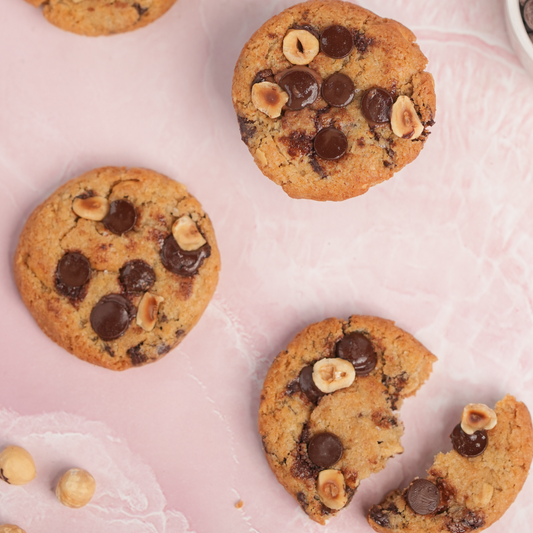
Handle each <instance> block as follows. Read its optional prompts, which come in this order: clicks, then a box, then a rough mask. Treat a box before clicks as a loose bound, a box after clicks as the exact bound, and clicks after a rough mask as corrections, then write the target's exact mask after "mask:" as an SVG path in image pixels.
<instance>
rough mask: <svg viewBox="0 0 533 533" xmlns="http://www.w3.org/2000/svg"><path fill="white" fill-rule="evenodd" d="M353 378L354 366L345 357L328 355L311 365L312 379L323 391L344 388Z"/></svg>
mask: <svg viewBox="0 0 533 533" xmlns="http://www.w3.org/2000/svg"><path fill="white" fill-rule="evenodd" d="M354 379H355V370H354V367H353V365H352V363H350V361H346V359H340V358H338V357H330V358H326V359H321V360H320V361H317V362H316V363H315V364H314V366H313V381H314V382H315V385H316V386H317V387H318V388H319V390H321V391H322V392H325V393H328V392H335V391H336V390H339V389H345V388H346V387H349V386H350V385H351V384H352V383H353V380H354Z"/></svg>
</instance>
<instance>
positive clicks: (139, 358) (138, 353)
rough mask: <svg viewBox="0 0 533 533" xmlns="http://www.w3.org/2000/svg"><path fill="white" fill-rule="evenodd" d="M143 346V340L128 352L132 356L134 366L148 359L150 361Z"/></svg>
mask: <svg viewBox="0 0 533 533" xmlns="http://www.w3.org/2000/svg"><path fill="white" fill-rule="evenodd" d="M141 346H142V342H141V343H140V344H137V346H132V347H131V348H130V349H129V350H128V352H127V353H128V355H129V356H130V359H131V364H132V365H133V366H140V365H142V364H143V363H146V361H148V357H146V355H145V354H144V353H143V351H142V350H141Z"/></svg>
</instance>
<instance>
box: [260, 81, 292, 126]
mask: <svg viewBox="0 0 533 533" xmlns="http://www.w3.org/2000/svg"><path fill="white" fill-rule="evenodd" d="M288 101H289V95H288V94H287V93H286V92H285V91H284V90H283V89H282V88H281V87H280V86H279V85H278V84H277V83H272V82H270V81H263V82H261V83H256V84H254V86H253V87H252V103H253V104H254V106H255V107H256V108H257V109H259V111H261V112H262V113H264V114H265V115H267V116H269V117H270V118H278V117H279V116H280V115H281V111H282V110H283V106H284V105H285V104H286V103H287V102H288Z"/></svg>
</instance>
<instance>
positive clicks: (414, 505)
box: [405, 479, 440, 515]
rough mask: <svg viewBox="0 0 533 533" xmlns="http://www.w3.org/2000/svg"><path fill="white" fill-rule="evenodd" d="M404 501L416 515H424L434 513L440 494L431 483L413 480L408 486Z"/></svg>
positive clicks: (424, 480) (423, 480)
mask: <svg viewBox="0 0 533 533" xmlns="http://www.w3.org/2000/svg"><path fill="white" fill-rule="evenodd" d="M405 499H406V500H407V503H408V504H409V507H411V509H412V510H413V511H414V512H415V513H416V514H422V515H426V514H431V513H434V512H435V511H436V509H437V507H438V506H439V502H440V492H439V489H438V487H437V486H436V485H434V484H433V483H431V481H429V480H427V479H415V480H414V481H413V482H412V483H411V485H409V488H408V489H407V493H406V495H405Z"/></svg>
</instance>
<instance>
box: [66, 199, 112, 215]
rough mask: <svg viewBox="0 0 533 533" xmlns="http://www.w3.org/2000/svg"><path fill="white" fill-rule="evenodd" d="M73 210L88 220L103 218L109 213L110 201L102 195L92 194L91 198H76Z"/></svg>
mask: <svg viewBox="0 0 533 533" xmlns="http://www.w3.org/2000/svg"><path fill="white" fill-rule="evenodd" d="M72 211H74V213H76V215H78V216H79V217H81V218H86V219H87V220H97V221H98V220H103V219H104V218H105V217H106V215H107V213H109V202H108V201H107V199H106V198H103V197H102V196H90V197H89V198H74V201H73V202H72Z"/></svg>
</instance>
